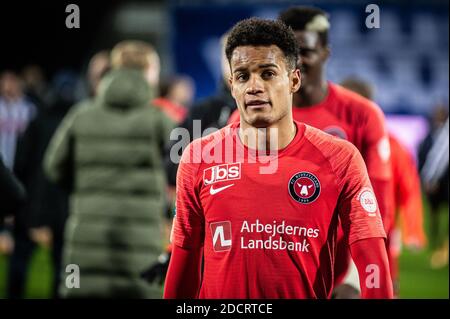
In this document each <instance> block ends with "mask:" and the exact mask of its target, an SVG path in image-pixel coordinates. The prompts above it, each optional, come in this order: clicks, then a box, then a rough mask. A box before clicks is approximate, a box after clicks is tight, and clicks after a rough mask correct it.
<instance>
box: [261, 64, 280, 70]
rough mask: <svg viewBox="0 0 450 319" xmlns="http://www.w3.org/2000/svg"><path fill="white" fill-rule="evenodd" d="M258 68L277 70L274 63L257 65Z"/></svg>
mask: <svg viewBox="0 0 450 319" xmlns="http://www.w3.org/2000/svg"><path fill="white" fill-rule="evenodd" d="M258 68H260V69H266V68H276V69H278V65H276V64H274V63H265V64H260V65H258Z"/></svg>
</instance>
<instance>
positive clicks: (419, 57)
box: [171, 0, 449, 114]
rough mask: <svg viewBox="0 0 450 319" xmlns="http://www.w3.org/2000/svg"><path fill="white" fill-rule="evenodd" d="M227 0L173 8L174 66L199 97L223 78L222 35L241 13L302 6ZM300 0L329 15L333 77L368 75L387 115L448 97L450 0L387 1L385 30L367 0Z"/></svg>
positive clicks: (420, 109) (419, 109)
mask: <svg viewBox="0 0 450 319" xmlns="http://www.w3.org/2000/svg"><path fill="white" fill-rule="evenodd" d="M223 2H224V1H208V2H207V1H195V4H191V5H185V4H184V2H183V1H178V2H174V4H173V5H172V8H171V17H172V21H173V24H172V27H173V36H172V41H171V46H172V48H173V52H174V67H175V68H176V69H177V70H178V71H179V72H182V73H187V74H190V75H191V76H193V78H194V79H195V81H196V83H197V97H202V96H207V95H209V94H211V93H212V91H214V89H215V87H214V85H215V83H217V82H218V81H219V78H220V68H219V66H220V63H219V61H220V60H219V59H220V54H219V53H220V36H221V34H222V33H224V32H225V31H226V30H227V29H229V28H230V27H231V26H232V25H233V24H234V23H235V22H237V21H239V20H240V19H242V18H246V17H250V16H257V17H265V18H276V16H277V14H278V12H279V11H280V9H282V8H285V7H286V6H288V5H291V4H295V2H288V3H285V4H282V3H281V2H279V1H277V5H266V4H264V2H262V1H251V5H243V4H242V3H243V2H242V1H231V2H233V4H228V5H222V3H223ZM206 3H208V4H206ZM211 3H216V4H211ZM244 3H245V2H244ZM301 4H305V5H306V4H311V5H316V6H320V7H321V8H322V9H325V10H326V11H328V12H329V13H330V19H331V29H330V30H331V31H330V35H329V38H330V42H331V48H332V54H331V58H330V61H329V64H328V74H329V79H330V80H332V81H335V82H340V81H341V80H343V79H344V78H346V77H348V76H358V77H360V78H362V79H364V80H368V81H369V82H371V83H373V84H374V85H375V87H376V88H377V90H376V94H375V100H376V101H377V102H378V103H379V104H380V106H381V107H382V108H383V110H384V111H385V112H387V113H406V114H429V112H430V111H431V110H432V108H433V107H434V105H436V104H437V103H439V102H445V101H447V100H448V84H449V82H448V2H446V1H441V2H430V1H413V2H411V1H396V2H395V3H394V2H388V3H386V4H382V3H380V4H379V8H380V28H379V29H377V28H373V29H369V28H367V27H366V24H365V21H366V18H367V16H368V15H369V14H370V13H366V5H368V3H367V1H358V0H354V1H345V5H343V4H342V2H335V1H302V2H301Z"/></svg>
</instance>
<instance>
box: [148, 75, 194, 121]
mask: <svg viewBox="0 0 450 319" xmlns="http://www.w3.org/2000/svg"><path fill="white" fill-rule="evenodd" d="M194 94H195V86H194V82H193V81H192V79H191V78H189V77H187V76H175V77H173V78H170V79H168V80H165V81H161V84H160V90H159V97H158V98H156V99H154V100H153V101H152V104H153V105H155V106H156V107H159V108H161V110H162V111H163V112H164V113H165V114H166V115H167V116H168V117H169V118H170V119H172V121H174V122H175V123H176V124H181V123H182V122H183V121H184V120H185V119H186V116H187V113H188V108H189V107H190V106H191V104H192V100H193V98H194Z"/></svg>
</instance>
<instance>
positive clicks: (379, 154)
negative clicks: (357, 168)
mask: <svg viewBox="0 0 450 319" xmlns="http://www.w3.org/2000/svg"><path fill="white" fill-rule="evenodd" d="M365 115H366V119H365V121H364V123H365V125H362V126H361V128H360V129H362V130H363V132H361V134H360V136H362V138H363V143H362V151H361V155H362V157H363V159H364V162H365V163H366V166H367V172H368V174H369V178H370V181H371V183H372V186H373V190H374V192H375V196H376V198H377V200H378V204H379V209H380V212H381V216H382V219H383V223H384V227H385V229H386V230H388V229H390V228H391V226H392V225H391V224H392V222H393V216H392V215H393V214H394V212H395V207H394V205H395V204H394V202H393V197H392V187H393V185H392V168H391V149H390V143H389V137H388V133H387V128H386V124H385V119H384V114H383V112H382V111H381V109H380V108H379V107H378V106H377V105H376V104H375V103H373V102H370V101H367V106H366V108H365Z"/></svg>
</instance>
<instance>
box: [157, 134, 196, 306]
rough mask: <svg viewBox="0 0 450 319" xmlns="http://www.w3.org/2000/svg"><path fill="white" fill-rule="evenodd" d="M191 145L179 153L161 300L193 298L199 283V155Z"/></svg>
mask: <svg viewBox="0 0 450 319" xmlns="http://www.w3.org/2000/svg"><path fill="white" fill-rule="evenodd" d="M196 142H200V141H199V140H198V141H195V142H193V143H191V144H190V145H189V147H188V148H187V149H186V150H185V151H184V152H183V156H182V158H181V162H180V165H179V169H178V174H177V200H176V216H175V218H174V222H173V230H172V234H171V242H172V257H171V260H170V264H169V269H168V272H167V277H166V283H165V288H164V298H168V299H174V298H197V297H198V294H199V291H200V282H201V258H202V251H203V241H204V216H203V209H202V206H201V202H200V199H199V196H198V194H199V188H200V184H201V182H199V181H198V179H197V174H198V166H199V163H200V159H199V158H198V156H201V154H194V152H193V150H194V149H196V148H195V147H192V145H193V144H194V143H196Z"/></svg>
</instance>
